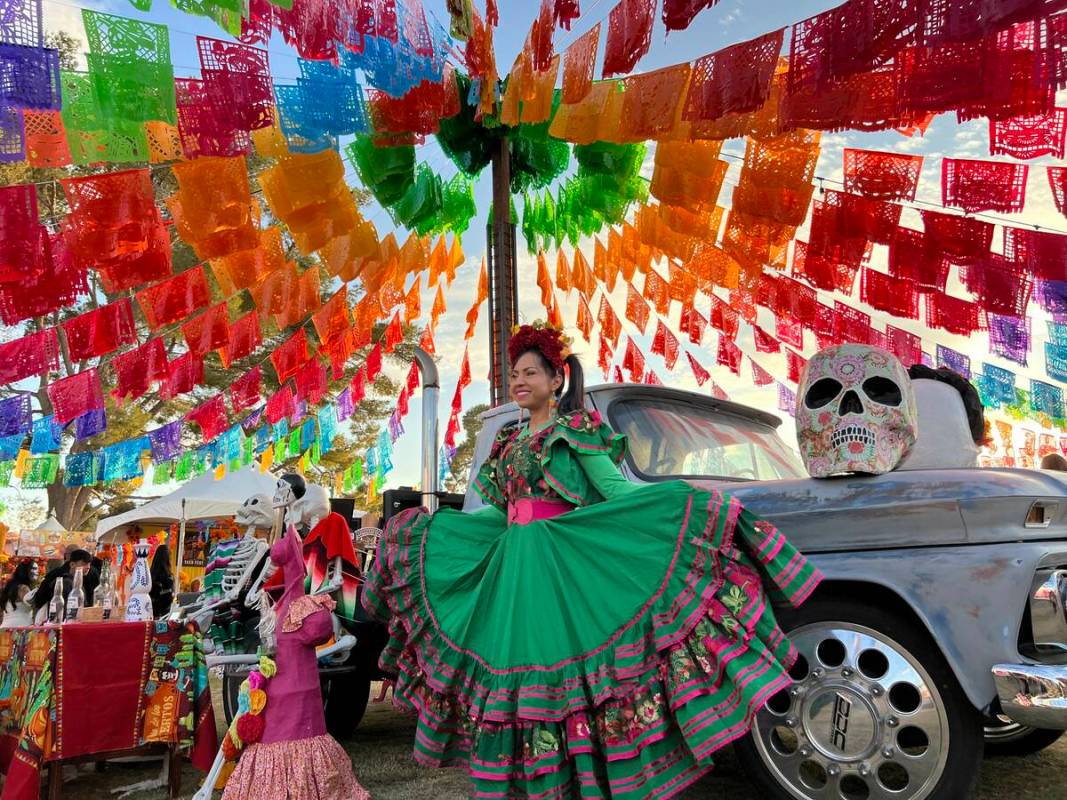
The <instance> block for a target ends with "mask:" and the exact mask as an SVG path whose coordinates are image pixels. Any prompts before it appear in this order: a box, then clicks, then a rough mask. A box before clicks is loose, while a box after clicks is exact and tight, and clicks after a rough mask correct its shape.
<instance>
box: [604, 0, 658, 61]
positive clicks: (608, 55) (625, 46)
mask: <svg viewBox="0 0 1067 800" xmlns="http://www.w3.org/2000/svg"><path fill="white" fill-rule="evenodd" d="M655 19H656V0H619V3H618V5H616V6H615V7H614V8H613V9H611V13H610V14H608V35H607V43H606V44H605V47H604V65H603V77H605V78H610V77H611V76H612V75H625V74H626V73H627V72H629V71H630V70H632V69H633V68H634V66H636V64H637V62H638V61H640V60H641V57H642V56H644V54H645V53H647V52H648V48H649V45H651V44H652V25H653V23H654V22H655Z"/></svg>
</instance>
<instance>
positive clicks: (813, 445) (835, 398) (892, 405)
mask: <svg viewBox="0 0 1067 800" xmlns="http://www.w3.org/2000/svg"><path fill="white" fill-rule="evenodd" d="M797 394H798V402H797V413H796V422H797V443H798V445H799V446H800V454H801V456H802V457H803V459H804V464H805V466H807V468H808V472H809V473H811V475H812V477H814V478H826V477H828V476H830V475H836V474H838V473H843V472H861V473H869V474H874V475H881V474H882V473H885V472H889V471H890V470H892V469H894V468H895V467H896V466H897V464H899V463H900V461H901V459H903V458H904V456H906V455H907V454H908V451H909V450H911V447H912V445H913V444H914V443H915V438H916V435H917V433H918V414H917V413H916V410H915V395H914V393H913V392H912V388H911V381H910V379H909V378H908V373H907V370H905V369H904V366H903V365H902V364H901V363H900V362H899V361H898V360H897V358H896V357H895V356H894V355H892V354H891V353H887V352H886V351H885V350H880V349H878V348H877V347H869V346H867V345H860V344H843V345H837V346H835V347H828V348H826V349H825V350H820V351H819V352H818V353H816V354H815V355H814V356H812V358H811V360H810V361H809V362H808V364H807V366H806V367H805V369H804V374H803V375H801V377H800V387H799V391H798V393H797Z"/></svg>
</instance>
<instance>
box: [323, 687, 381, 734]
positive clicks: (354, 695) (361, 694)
mask: <svg viewBox="0 0 1067 800" xmlns="http://www.w3.org/2000/svg"><path fill="white" fill-rule="evenodd" d="M322 699H323V703H324V704H325V707H324V709H323V710H324V712H325V714H326V729H327V730H328V731H329V732H330V735H331V736H332V737H333V738H334V739H348V738H350V737H351V736H352V734H353V733H355V730H356V728H358V727H359V723H360V722H362V721H363V715H364V714H365V713H366V711H367V703H368V702H369V700H370V678H369V677H368V676H367V675H366V674H364V673H361V672H358V671H354V672H342V673H338V674H336V675H330V676H329V677H324V678H323V681H322Z"/></svg>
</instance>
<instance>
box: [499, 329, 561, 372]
mask: <svg viewBox="0 0 1067 800" xmlns="http://www.w3.org/2000/svg"><path fill="white" fill-rule="evenodd" d="M527 350H537V351H538V352H539V353H541V355H543V356H544V357H545V359H546V360H547V361H548V363H549V364H551V365H552V366H553V367H554V368H555V369H556V370H557V371H558V372H563V362H564V361H566V360H567V356H569V355H570V354H571V340H570V339H569V338H568V337H566V336H564V335H563V331H562V330H560V329H559V328H555V327H553V326H552V325H550V324H548V323H547V322H541V321H540V320H538V321H537V322H534V323H533V324H532V325H516V326H515V327H514V328H513V329H512V334H511V339H509V340H508V357H509V358H510V359H511V361H512V363H514V362H515V361H518V359H519V357H520V356H521V355H522V354H523V353H525V352H526V351H527Z"/></svg>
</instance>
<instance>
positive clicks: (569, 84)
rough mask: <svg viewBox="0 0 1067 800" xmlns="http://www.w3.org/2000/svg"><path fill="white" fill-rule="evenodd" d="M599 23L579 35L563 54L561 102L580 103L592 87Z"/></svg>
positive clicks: (598, 39) (598, 40)
mask: <svg viewBox="0 0 1067 800" xmlns="http://www.w3.org/2000/svg"><path fill="white" fill-rule="evenodd" d="M599 44H600V23H599V22H598V23H597V24H596V25H594V26H593V27H592V28H590V29H589V30H588V31H586V32H585V33H583V34H582V35H581V36H579V37H578V38H577V39H576V40H575V41H574V44H572V45H571V46H570V47H568V48H567V51H566V53H564V55H563V93H562V97H561V99H562V102H564V103H580V102H581V101H582V100H584V99H585V97H586V95H588V94H589V91H590V89H592V88H593V71H594V69H595V67H596V56H597V47H598V46H599Z"/></svg>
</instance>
